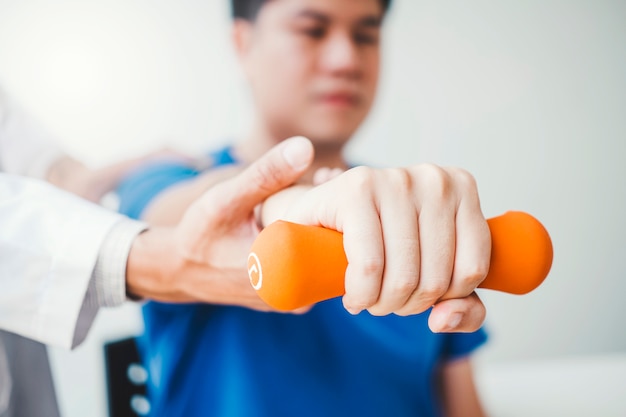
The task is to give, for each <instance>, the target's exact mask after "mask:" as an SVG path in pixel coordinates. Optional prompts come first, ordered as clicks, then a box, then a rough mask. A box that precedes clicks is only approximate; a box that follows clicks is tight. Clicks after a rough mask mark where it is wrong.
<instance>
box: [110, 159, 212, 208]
mask: <svg viewBox="0 0 626 417" xmlns="http://www.w3.org/2000/svg"><path fill="white" fill-rule="evenodd" d="M199 173H200V172H199V171H198V170H196V169H194V168H191V167H189V166H186V165H183V164H180V163H172V162H169V163H163V162H161V163H158V164H152V165H147V166H144V167H142V168H139V169H137V170H135V171H134V172H133V173H131V174H130V175H129V176H128V177H126V179H124V180H123V181H122V182H121V183H120V185H119V186H118V188H117V195H118V198H119V208H118V210H119V212H120V213H122V214H125V215H126V216H128V217H130V218H133V219H140V218H141V216H142V214H143V211H144V210H145V208H146V207H147V206H148V204H149V203H150V202H151V201H152V200H153V199H154V198H155V197H156V196H157V195H158V194H159V193H161V192H162V191H164V190H165V189H167V188H169V187H171V186H172V185H175V184H177V183H180V182H183V181H188V180H190V179H193V178H195V177H197V176H198V174H199Z"/></svg>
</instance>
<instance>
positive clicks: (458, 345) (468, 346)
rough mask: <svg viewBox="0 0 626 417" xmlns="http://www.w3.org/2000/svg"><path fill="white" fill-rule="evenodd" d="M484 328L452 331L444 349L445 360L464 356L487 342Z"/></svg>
mask: <svg viewBox="0 0 626 417" xmlns="http://www.w3.org/2000/svg"><path fill="white" fill-rule="evenodd" d="M487 339H488V337H487V332H486V331H485V329H484V328H480V329H478V331H476V332H473V333H450V334H448V338H447V340H446V343H445V346H444V350H443V360H444V361H446V362H448V361H453V360H456V359H461V358H464V357H466V356H468V355H470V354H471V353H472V352H474V351H475V350H476V349H478V348H479V347H480V346H482V345H484V344H485V343H486V342H487Z"/></svg>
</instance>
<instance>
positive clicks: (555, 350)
mask: <svg viewBox="0 0 626 417" xmlns="http://www.w3.org/2000/svg"><path fill="white" fill-rule="evenodd" d="M394 1H395V4H394V7H393V9H392V12H391V14H390V16H389V20H388V22H387V28H386V39H385V48H386V49H385V57H386V60H385V66H384V71H383V75H384V78H383V82H382V87H381V91H380V96H379V99H380V100H379V102H378V104H377V107H376V108H375V111H374V112H373V114H372V117H371V118H370V119H369V120H368V122H367V123H366V125H365V126H364V128H363V129H362V130H361V131H360V132H359V134H358V137H357V138H356V139H355V141H354V143H353V146H352V147H351V148H350V154H351V156H352V157H353V158H354V159H355V160H358V161H364V162H368V163H372V164H377V165H406V164H414V163H418V162H424V161H428V162H435V163H439V164H444V165H460V166H463V167H465V168H467V169H469V170H470V171H471V172H473V173H474V175H475V176H476V178H477V180H478V183H479V188H480V190H481V196H482V204H483V209H484V212H485V214H486V215H487V216H489V217H491V216H495V215H497V214H500V213H502V212H504V211H506V210H508V209H518V210H525V211H528V212H530V213H533V214H534V215H536V216H537V217H538V218H539V219H541V220H542V221H543V222H544V224H545V225H546V226H547V228H548V230H549V231H550V232H551V234H552V236H553V241H554V246H555V259H554V265H553V269H552V273H551V275H550V277H549V278H548V280H547V281H546V282H545V284H544V285H543V286H542V287H541V288H540V289H539V290H537V291H536V292H534V293H532V294H530V295H527V296H524V297H514V296H510V295H504V294H497V293H487V292H483V293H482V294H483V295H484V297H483V298H484V300H485V302H486V304H487V307H488V309H489V317H488V322H487V325H488V327H489V329H490V330H491V333H492V339H491V343H490V345H489V346H488V347H487V348H486V349H485V350H484V351H483V352H482V353H481V355H480V361H481V363H485V364H494V363H502V362H511V361H520V360H528V359H545V358H555V357H562V356H572V355H584V354H599V353H607V352H626V325H625V324H624V322H625V321H626V303H625V302H624V296H625V295H626V268H625V267H624V264H623V262H622V260H621V257H622V256H624V253H625V252H626V243H625V242H626V240H625V239H624V236H626V220H625V218H624V213H626V198H625V197H626V164H624V159H625V158H626V2H623V1H620V0H613V1H611V0H586V1H583V0H524V1H501V2H495V1H487V0H466V1H449V2H442V1H413V0H394ZM227 13H228V7H227V3H226V0H220V1H216V0H178V1H176V2H174V1H164V0H152V1H148V0H131V1H129V0H107V1H102V0H100V1H95V0H89V1H88V0H56V1H45V0H19V1H18V0H0V81H1V82H2V83H3V85H4V87H5V88H6V89H8V90H9V91H10V92H11V93H12V94H13V95H14V96H15V97H17V98H18V99H19V100H21V102H22V103H23V104H25V105H26V106H27V107H29V108H30V109H31V110H32V112H33V113H34V114H35V115H36V116H37V117H38V118H40V119H41V120H42V121H43V122H44V124H45V125H46V126H47V127H48V128H49V130H50V131H51V132H53V133H54V134H55V135H57V136H58V138H59V141H60V142H61V143H62V144H63V145H64V146H65V147H66V148H67V149H68V150H69V151H70V152H72V153H73V154H74V155H76V156H77V157H79V158H81V159H83V160H85V161H86V162H88V163H90V164H93V165H101V164H105V163H107V162H110V161H113V160H116V159H118V158H121V157H124V156H129V155H135V154H138V153H142V152H145V151H147V150H150V149H154V148H156V147H160V146H163V145H164V144H169V145H171V146H174V147H178V148H180V149H182V150H191V151H198V150H202V149H207V148H210V147H212V146H214V145H215V144H217V143H218V142H221V141H222V140H224V139H225V138H226V137H233V136H235V135H236V134H237V133H238V132H239V131H240V130H241V127H242V126H244V125H245V123H246V120H247V115H248V110H247V109H248V107H247V102H246V92H245V88H243V87H242V85H241V80H240V76H239V73H238V70H237V68H236V64H235V61H234V59H233V55H232V53H231V51H230V45H229V38H228V19H227ZM140 329H141V323H140V320H139V319H138V316H137V310H136V308H135V307H134V306H126V307H124V308H121V309H117V310H112V311H107V312H105V313H103V314H102V315H101V316H100V317H99V318H98V320H97V323H96V326H95V328H94V329H93V331H92V333H91V335H90V337H89V339H88V341H87V343H85V345H84V346H82V347H80V348H79V349H77V350H76V351H74V352H64V351H60V350H56V349H53V350H52V351H51V356H52V361H53V368H54V371H55V378H56V380H57V385H58V387H57V389H58V391H59V395H60V397H61V406H62V409H63V412H64V414H65V416H84V415H90V416H104V415H105V413H106V411H105V410H106V403H105V399H104V394H103V390H104V388H103V381H104V376H103V370H102V369H103V368H102V351H101V346H102V343H103V341H104V340H110V339H111V338H116V337H120V336H123V335H126V334H129V333H133V332H138V331H140Z"/></svg>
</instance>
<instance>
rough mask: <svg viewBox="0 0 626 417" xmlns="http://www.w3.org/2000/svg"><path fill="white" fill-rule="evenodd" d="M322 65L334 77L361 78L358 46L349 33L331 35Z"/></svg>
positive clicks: (325, 47)
mask: <svg viewBox="0 0 626 417" xmlns="http://www.w3.org/2000/svg"><path fill="white" fill-rule="evenodd" d="M320 65H321V67H322V70H323V71H324V72H327V73H330V74H332V75H334V76H340V77H346V78H359V77H360V76H361V75H362V69H361V57H360V53H359V48H358V45H356V43H355V41H354V40H353V39H352V36H351V35H350V34H349V33H344V32H337V33H333V34H331V36H329V37H328V38H327V41H326V42H325V45H324V48H323V50H322V55H321V62H320Z"/></svg>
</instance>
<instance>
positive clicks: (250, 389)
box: [118, 148, 486, 417]
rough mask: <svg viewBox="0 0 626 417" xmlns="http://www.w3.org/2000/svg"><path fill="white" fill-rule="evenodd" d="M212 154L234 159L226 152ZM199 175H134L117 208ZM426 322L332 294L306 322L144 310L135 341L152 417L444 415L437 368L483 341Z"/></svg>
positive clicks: (200, 310)
mask: <svg viewBox="0 0 626 417" xmlns="http://www.w3.org/2000/svg"><path fill="white" fill-rule="evenodd" d="M213 157H214V161H216V163H215V164H216V165H223V164H232V163H236V161H235V160H234V158H233V157H232V153H231V152H230V148H225V149H223V150H221V151H219V152H217V153H215V154H213ZM198 174H199V172H198V171H195V170H192V169H189V168H186V167H184V166H182V165H177V164H171V163H168V164H165V163H161V164H156V165H151V166H148V167H145V168H144V169H141V170H138V171H136V172H135V173H134V174H133V175H131V176H130V177H129V178H128V179H127V180H126V181H125V182H124V183H123V184H122V185H121V186H120V188H119V190H118V191H119V194H120V203H121V211H122V212H123V213H125V214H127V215H130V216H132V217H137V218H138V217H140V216H141V212H142V210H143V209H144V207H145V206H146V205H147V204H148V203H149V202H150V200H151V199H152V198H153V197H154V196H156V195H157V194H158V193H159V192H160V191H162V190H163V189H165V188H166V187H168V186H170V185H173V184H175V183H178V182H181V181H184V180H189V179H192V178H194V177H196V176H197V175H198ZM428 314H429V312H425V313H422V314H418V315H414V316H409V317H399V316H396V315H389V316H385V317H375V316H372V315H370V314H369V313H367V312H362V313H360V314H358V315H356V316H352V315H351V314H349V313H348V312H346V311H345V309H344V308H343V306H342V303H341V299H340V298H336V299H333V300H328V301H324V302H321V303H319V304H317V305H316V306H314V307H313V308H312V309H311V310H310V311H309V312H308V313H306V314H303V315H292V314H281V313H263V312H257V311H253V310H249V309H246V308H241V307H232V306H221V305H208V304H186V305H180V304H165V303H157V302H149V303H147V304H145V306H144V307H143V316H144V321H145V332H144V334H143V335H142V336H141V337H140V338H139V343H140V351H141V353H142V357H143V360H144V362H145V364H146V366H147V368H148V370H149V374H150V378H149V382H148V392H149V397H150V401H151V409H152V411H151V415H154V416H167V417H177V416H184V417H194V416H211V417H296V416H297V417H309V416H310V417H322V416H323V417H346V416H361V417H368V416H372V417H374V416H375V417H380V416H394V417H403V416H406V417H409V416H410V417H416V416H429V417H430V416H441V415H442V410H441V404H440V398H439V392H438V390H437V387H438V386H439V384H438V377H439V374H438V370H439V369H440V368H439V366H440V365H441V364H442V363H444V362H446V361H450V360H454V359H456V358H461V357H464V356H466V355H468V354H469V353H470V352H472V351H473V350H474V349H476V348H477V347H478V346H480V345H481V344H483V343H484V342H485V340H486V334H485V332H484V331H483V330H479V331H478V332H475V333H469V334H461V333H459V334H434V333H432V332H431V331H430V330H429V328H428V323H427V321H428Z"/></svg>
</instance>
